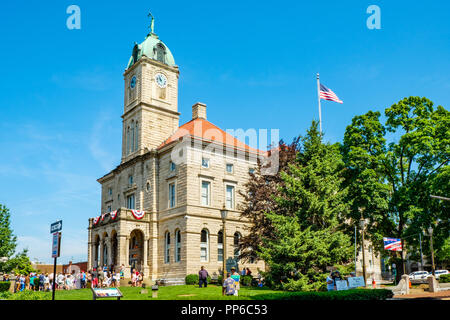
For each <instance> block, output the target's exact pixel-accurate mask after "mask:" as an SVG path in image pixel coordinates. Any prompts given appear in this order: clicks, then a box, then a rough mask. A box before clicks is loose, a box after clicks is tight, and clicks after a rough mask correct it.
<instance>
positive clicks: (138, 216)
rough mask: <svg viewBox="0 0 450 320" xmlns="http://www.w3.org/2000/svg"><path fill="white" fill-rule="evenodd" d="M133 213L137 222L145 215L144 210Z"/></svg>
mask: <svg viewBox="0 0 450 320" xmlns="http://www.w3.org/2000/svg"><path fill="white" fill-rule="evenodd" d="M131 213H132V214H133V216H134V217H135V218H136V219H137V220H141V219H142V218H143V217H144V215H145V211H144V210H131Z"/></svg>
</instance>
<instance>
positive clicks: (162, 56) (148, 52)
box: [127, 33, 175, 69]
mask: <svg viewBox="0 0 450 320" xmlns="http://www.w3.org/2000/svg"><path fill="white" fill-rule="evenodd" d="M142 56H146V57H147V58H150V59H153V60H156V61H159V62H162V63H164V64H167V65H168V66H171V67H174V66H175V59H174V58H173V55H172V53H171V52H170V50H169V48H168V47H167V46H166V45H165V44H164V43H163V42H162V41H161V40H159V39H158V36H157V35H156V34H154V33H149V34H148V35H147V37H146V38H145V40H144V42H142V43H141V44H137V43H135V45H134V48H133V53H132V55H131V57H130V60H129V61H128V66H127V69H128V68H130V67H131V66H132V65H133V64H135V63H136V62H137V61H139V59H140V58H141V57H142Z"/></svg>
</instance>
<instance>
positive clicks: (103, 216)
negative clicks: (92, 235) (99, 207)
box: [101, 213, 107, 221]
mask: <svg viewBox="0 0 450 320" xmlns="http://www.w3.org/2000/svg"><path fill="white" fill-rule="evenodd" d="M106 215H107V213H104V214H102V219H101V220H102V221H103V220H105V217H106Z"/></svg>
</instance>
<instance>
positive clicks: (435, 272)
mask: <svg viewBox="0 0 450 320" xmlns="http://www.w3.org/2000/svg"><path fill="white" fill-rule="evenodd" d="M441 274H448V270H436V271H434V276H435V277H436V279H439V276H440V275H441Z"/></svg>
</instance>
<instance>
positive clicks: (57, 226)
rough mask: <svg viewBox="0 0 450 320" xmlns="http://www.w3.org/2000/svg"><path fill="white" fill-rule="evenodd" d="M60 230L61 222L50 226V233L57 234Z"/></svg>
mask: <svg viewBox="0 0 450 320" xmlns="http://www.w3.org/2000/svg"><path fill="white" fill-rule="evenodd" d="M61 230H62V220H59V221H56V222H55V223H52V224H51V225H50V233H55V232H59V231H61Z"/></svg>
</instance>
